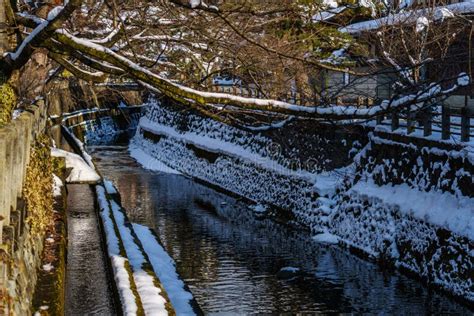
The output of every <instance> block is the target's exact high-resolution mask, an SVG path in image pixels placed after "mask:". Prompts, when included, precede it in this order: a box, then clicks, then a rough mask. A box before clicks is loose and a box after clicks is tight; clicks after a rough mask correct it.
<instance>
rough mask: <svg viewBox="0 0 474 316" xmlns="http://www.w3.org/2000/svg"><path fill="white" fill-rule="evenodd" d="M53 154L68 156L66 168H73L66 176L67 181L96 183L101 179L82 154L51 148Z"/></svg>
mask: <svg viewBox="0 0 474 316" xmlns="http://www.w3.org/2000/svg"><path fill="white" fill-rule="evenodd" d="M51 155H52V156H53V157H64V158H66V168H72V170H71V173H70V174H69V175H68V177H67V178H66V182H68V183H78V182H79V183H96V182H98V181H99V180H100V176H99V175H98V174H97V172H95V170H94V169H92V168H91V167H90V166H89V165H88V164H87V163H86V162H85V161H84V159H82V158H81V156H79V155H76V154H74V153H71V152H68V151H65V150H62V149H58V148H51Z"/></svg>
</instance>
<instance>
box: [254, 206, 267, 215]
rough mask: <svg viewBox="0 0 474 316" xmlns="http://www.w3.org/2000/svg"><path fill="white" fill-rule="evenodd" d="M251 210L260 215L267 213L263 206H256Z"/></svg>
mask: <svg viewBox="0 0 474 316" xmlns="http://www.w3.org/2000/svg"><path fill="white" fill-rule="evenodd" d="M252 210H253V211H254V212H255V213H257V214H262V213H266V212H267V211H268V208H267V207H266V206H265V205H263V204H257V205H255V206H253V207H252Z"/></svg>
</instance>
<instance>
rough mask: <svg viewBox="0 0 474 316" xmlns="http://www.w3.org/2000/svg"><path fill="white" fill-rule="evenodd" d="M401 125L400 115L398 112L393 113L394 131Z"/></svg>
mask: <svg viewBox="0 0 474 316" xmlns="http://www.w3.org/2000/svg"><path fill="white" fill-rule="evenodd" d="M399 127H400V118H399V117H398V113H397V112H393V113H392V131H394V130H396V129H398V128H399Z"/></svg>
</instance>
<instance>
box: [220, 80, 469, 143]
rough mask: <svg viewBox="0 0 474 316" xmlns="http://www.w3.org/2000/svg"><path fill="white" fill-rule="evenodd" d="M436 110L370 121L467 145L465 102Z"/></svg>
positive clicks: (297, 100)
mask: <svg viewBox="0 0 474 316" xmlns="http://www.w3.org/2000/svg"><path fill="white" fill-rule="evenodd" d="M212 90H213V91H214V92H222V93H230V94H233V95H239V96H244V97H263V95H261V94H260V93H258V92H257V91H255V90H253V89H251V88H247V87H238V86H218V85H216V86H213V89H212ZM278 99H279V100H281V101H285V102H288V103H292V104H298V105H311V104H318V100H311V99H308V98H303V97H301V95H300V94H299V93H288V94H287V95H284V96H280V97H279V98H278ZM331 102H333V103H334V104H338V105H344V102H343V101H342V100H340V99H339V98H335V99H334V100H331ZM351 102H352V103H351V104H354V100H351ZM373 103H374V101H373V100H372V99H370V98H366V97H360V98H357V100H356V101H355V104H357V106H361V107H370V106H372V105H373ZM437 108H438V109H440V111H439V110H437V111H433V110H432V109H426V110H423V111H421V112H409V111H406V113H405V114H404V115H402V114H400V113H398V112H397V113H392V114H390V115H380V116H378V117H376V118H375V119H374V121H375V122H376V124H377V125H386V126H387V125H388V126H390V127H391V129H392V131H395V130H397V129H399V128H402V127H404V128H406V130H407V134H412V133H414V132H415V131H416V130H422V131H423V136H425V137H429V136H431V135H433V133H434V132H436V133H440V134H441V139H442V140H449V139H451V137H452V136H453V135H456V136H459V137H460V140H461V142H468V141H470V140H471V138H473V137H474V131H473V130H472V129H473V128H474V126H472V122H471V121H474V109H473V108H469V107H468V106H467V98H466V103H465V104H463V105H462V106H460V107H449V106H447V105H444V104H443V105H439V106H438V107H437ZM402 112H403V111H402Z"/></svg>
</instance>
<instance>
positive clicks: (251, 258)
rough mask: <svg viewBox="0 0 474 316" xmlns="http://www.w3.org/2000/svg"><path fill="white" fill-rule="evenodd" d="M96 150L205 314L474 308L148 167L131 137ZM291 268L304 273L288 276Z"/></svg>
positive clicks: (135, 219)
mask: <svg viewBox="0 0 474 316" xmlns="http://www.w3.org/2000/svg"><path fill="white" fill-rule="evenodd" d="M88 150H89V152H90V153H91V154H92V155H93V157H94V159H95V161H96V163H97V165H98V167H99V169H100V171H101V172H102V174H103V175H104V176H106V177H107V178H108V179H110V180H112V181H113V182H114V184H115V185H116V186H117V187H118V189H119V191H120V193H121V198H122V204H123V206H124V207H125V208H126V210H127V212H128V216H129V217H130V219H131V220H132V221H133V222H136V223H140V224H143V225H147V226H149V227H151V228H153V229H154V230H155V232H156V233H157V235H158V236H159V238H160V239H161V242H162V243H163V245H164V247H165V249H166V250H167V251H168V253H169V254H170V255H171V257H172V258H173V259H174V260H175V262H176V265H177V271H178V272H179V273H180V275H181V277H182V278H183V280H184V281H185V283H186V284H187V285H188V286H189V288H190V290H191V292H192V293H193V294H194V297H195V299H196V300H197V302H198V304H199V305H200V307H201V308H202V310H203V311H204V313H205V314H215V313H238V314H250V313H265V314H266V313H285V312H291V313H294V312H319V313H377V314H379V313H387V314H415V315H416V314H431V313H455V314H469V310H468V309H466V308H465V307H463V306H462V305H459V304H457V303H456V302H455V301H453V300H451V299H450V298H448V297H446V296H443V295H441V294H439V293H437V292H432V291H430V290H428V289H426V288H425V287H424V286H422V285H421V284H420V283H419V282H417V281H415V280H412V279H410V278H407V277H405V276H403V275H400V274H399V273H397V272H386V271H382V270H381V269H380V268H379V267H377V266H376V265H374V264H372V263H369V262H366V261H364V260H361V259H359V258H357V257H355V256H353V255H351V254H349V253H348V252H347V251H345V250H342V249H340V248H338V247H337V246H333V245H322V244H318V243H315V242H314V241H313V240H312V239H311V236H310V235H308V234H306V233H304V232H300V231H296V230H294V229H291V228H289V227H287V226H285V225H281V224H278V223H275V222H274V221H272V220H270V219H265V218H261V217H260V216H257V215H256V213H255V211H254V210H253V209H252V208H251V207H250V206H249V205H248V204H247V203H246V202H244V201H242V200H240V199H236V198H233V197H230V196H228V195H225V194H223V193H219V192H217V191H215V190H213V189H211V188H209V187H206V186H204V185H202V184H200V183H197V182H195V181H193V180H192V179H189V178H187V177H185V176H183V175H179V174H173V173H167V172H157V171H149V170H146V169H144V168H143V167H141V166H140V165H139V164H138V163H137V162H136V161H135V160H134V159H133V158H131V157H130V156H129V153H128V145H127V141H125V140H122V141H118V142H115V143H114V144H112V145H111V144H102V145H89V146H88ZM289 267H291V268H296V269H299V272H297V273H295V274H292V275H290V276H288V275H286V274H287V273H282V269H283V268H289ZM287 270H288V269H287ZM283 271H285V270H283Z"/></svg>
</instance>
